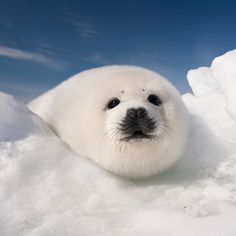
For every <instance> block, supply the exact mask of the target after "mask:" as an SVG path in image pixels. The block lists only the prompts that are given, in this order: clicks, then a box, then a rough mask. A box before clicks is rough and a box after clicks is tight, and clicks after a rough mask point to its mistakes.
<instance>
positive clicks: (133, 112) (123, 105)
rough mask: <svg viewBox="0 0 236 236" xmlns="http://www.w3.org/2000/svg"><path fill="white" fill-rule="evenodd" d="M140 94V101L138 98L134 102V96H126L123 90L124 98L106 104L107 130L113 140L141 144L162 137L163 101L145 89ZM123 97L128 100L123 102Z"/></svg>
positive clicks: (113, 99) (112, 99) (163, 123)
mask: <svg viewBox="0 0 236 236" xmlns="http://www.w3.org/2000/svg"><path fill="white" fill-rule="evenodd" d="M140 92H141V94H140V97H141V98H142V99H140V100H137V98H136V99H135V101H134V100H133V101H132V96H129V95H128V94H127V95H126V96H124V94H125V91H124V90H123V91H122V92H121V94H122V95H123V96H120V98H117V97H115V98H111V99H110V100H109V101H108V103H107V104H106V107H105V110H106V112H107V113H108V119H107V129H108V132H109V134H110V135H111V138H112V139H115V140H116V141H119V142H141V141H147V140H153V139H156V138H157V137H158V135H160V132H161V130H162V129H163V127H164V126H165V122H164V114H163V109H162V100H161V99H160V97H159V96H158V95H156V94H152V93H151V94H149V93H148V92H146V90H145V89H142V90H141V91H140ZM145 96H146V99H145ZM122 97H126V99H124V101H122ZM129 98H130V99H129ZM131 102H132V103H133V104H132V103H131Z"/></svg>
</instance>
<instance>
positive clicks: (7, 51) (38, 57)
mask: <svg viewBox="0 0 236 236" xmlns="http://www.w3.org/2000/svg"><path fill="white" fill-rule="evenodd" d="M0 57H7V58H12V59H16V60H23V61H30V62H34V63H39V64H42V65H44V66H47V67H51V68H54V69H62V68H63V67H62V65H60V64H59V63H57V62H55V61H53V60H52V59H51V58H49V57H48V56H46V55H44V54H42V53H37V52H28V51H24V50H21V49H17V48H10V47H4V46H0Z"/></svg>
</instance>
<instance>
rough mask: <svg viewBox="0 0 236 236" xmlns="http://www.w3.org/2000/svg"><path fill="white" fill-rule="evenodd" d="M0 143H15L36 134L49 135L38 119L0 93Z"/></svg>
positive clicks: (12, 98)
mask: <svg viewBox="0 0 236 236" xmlns="http://www.w3.org/2000/svg"><path fill="white" fill-rule="evenodd" d="M0 114H1V116H0V141H15V140H19V139H23V138H26V137H27V136H29V135H32V134H36V133H51V131H50V129H49V128H48V127H47V125H46V124H45V123H44V122H43V121H42V119H41V118H40V117H38V116H37V115H35V114H34V113H32V112H31V111H30V110H29V109H28V108H27V107H26V106H25V105H24V104H22V103H20V102H18V101H16V99H15V98H14V97H12V96H10V95H7V94H5V93H2V92H0Z"/></svg>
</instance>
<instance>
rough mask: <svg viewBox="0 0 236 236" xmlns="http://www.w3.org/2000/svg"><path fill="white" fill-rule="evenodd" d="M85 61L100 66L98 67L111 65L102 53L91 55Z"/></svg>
mask: <svg viewBox="0 0 236 236" xmlns="http://www.w3.org/2000/svg"><path fill="white" fill-rule="evenodd" d="M84 59H85V60H86V61H89V62H92V63H95V64H98V65H107V64H109V61H108V60H107V59H106V58H104V56H103V55H102V54H100V53H94V54H91V55H89V56H87V57H85V58H84Z"/></svg>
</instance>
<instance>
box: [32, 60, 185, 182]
mask: <svg viewBox="0 0 236 236" xmlns="http://www.w3.org/2000/svg"><path fill="white" fill-rule="evenodd" d="M28 106H29V108H30V109H31V110H32V111H33V112H35V113H36V114H38V115H39V116H41V117H42V118H43V119H44V120H45V121H46V122H47V123H48V124H49V126H50V127H51V128H52V129H53V130H54V131H55V133H56V134H58V136H60V137H61V139H63V140H64V141H65V142H66V143H68V144H69V146H70V147H71V149H72V150H73V151H74V152H76V153H78V154H81V155H83V156H85V157H88V158H90V159H92V160H93V161H94V162H95V163H97V164H98V165H99V166H101V167H102V168H104V169H106V170H108V171H110V172H112V173H115V174H117V175H120V176H125V177H129V178H141V177H148V176H152V175H156V174H158V173H160V172H162V171H164V170H165V169H167V168H168V167H170V166H171V165H173V164H174V163H175V162H176V161H177V160H178V159H179V158H180V157H181V154H182V151H183V148H184V145H185V142H186V136H187V119H186V110H185V107H184V105H183V103H182V100H181V96H180V94H179V93H178V91H177V90H176V89H175V87H174V86H173V85H172V84H171V83H170V82H168V81H167V80H166V79H164V78H163V77H162V76H160V75H159V74H157V73H155V72H153V71H151V70H148V69H144V68H141V67H136V66H123V65H122V66H104V67H100V68H95V69H90V70H86V71H84V72H81V73H79V74H76V75H74V76H73V77H71V78H69V79H68V80H66V81H64V82H62V83H61V84H60V85H58V86H57V87H55V88H54V89H52V90H50V91H48V92H46V93H45V94H43V95H41V96H40V97H38V98H36V99H35V100H33V101H32V102H31V103H30V104H29V105H28Z"/></svg>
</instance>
